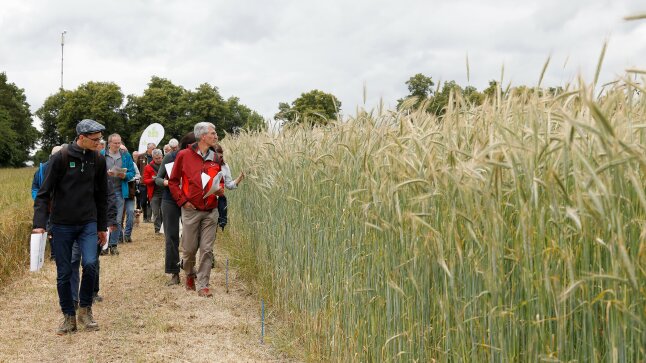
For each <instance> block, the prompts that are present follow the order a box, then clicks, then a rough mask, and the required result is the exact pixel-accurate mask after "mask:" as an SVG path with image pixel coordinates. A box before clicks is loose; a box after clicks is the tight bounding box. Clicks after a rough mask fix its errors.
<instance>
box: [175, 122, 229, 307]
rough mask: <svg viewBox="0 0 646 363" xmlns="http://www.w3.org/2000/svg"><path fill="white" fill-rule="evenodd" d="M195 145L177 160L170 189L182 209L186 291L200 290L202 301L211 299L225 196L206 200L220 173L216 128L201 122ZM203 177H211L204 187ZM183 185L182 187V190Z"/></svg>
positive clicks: (213, 196)
mask: <svg viewBox="0 0 646 363" xmlns="http://www.w3.org/2000/svg"><path fill="white" fill-rule="evenodd" d="M193 133H194V134H195V139H196V140H197V142H196V143H193V144H192V145H190V146H189V147H188V148H186V149H184V150H180V152H179V153H178V154H177V158H176V159H175V164H174V165H173V170H172V172H171V176H170V179H169V180H168V188H169V189H170V192H171V195H172V196H173V199H175V201H176V203H177V205H178V206H180V207H181V208H182V225H183V233H182V241H181V243H182V260H183V263H184V265H183V267H184V272H185V273H186V284H185V285H186V289H187V290H196V281H195V279H196V277H197V290H198V295H199V296H202V297H211V296H213V294H212V293H211V291H210V290H209V279H210V276H211V259H212V255H213V244H214V242H215V233H216V231H217V209H216V208H217V203H218V202H217V196H220V195H223V191H222V189H221V188H219V185H217V186H216V188H219V189H218V190H217V191H216V192H215V193H213V194H211V195H209V196H208V197H204V196H205V194H206V193H205V191H208V190H210V188H211V186H212V184H213V182H214V180H213V178H214V177H215V176H216V175H217V173H218V172H219V171H220V164H218V163H217V162H216V161H215V157H216V155H215V150H214V146H215V145H216V143H217V141H218V136H217V134H216V133H215V126H214V125H213V124H212V123H210V122H199V123H197V124H196V125H195V127H194V128H193ZM203 175H206V176H208V181H207V182H206V184H205V185H204V184H203V182H202V180H203V178H202V177H203ZM180 183H181V186H180ZM198 248H199V251H200V261H199V265H198V268H197V271H195V265H196V258H195V255H196V253H197V251H198Z"/></svg>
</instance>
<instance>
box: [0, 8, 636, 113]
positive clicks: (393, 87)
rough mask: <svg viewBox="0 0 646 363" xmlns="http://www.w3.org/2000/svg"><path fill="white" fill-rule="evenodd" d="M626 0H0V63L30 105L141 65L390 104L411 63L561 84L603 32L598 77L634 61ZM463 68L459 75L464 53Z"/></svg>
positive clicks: (239, 87)
mask: <svg viewBox="0 0 646 363" xmlns="http://www.w3.org/2000/svg"><path fill="white" fill-rule="evenodd" d="M640 6H643V5H641V4H640V3H639V2H637V1H634V0H633V1H631V0H615V1H606V0H590V1H583V0H573V1H568V2H563V1H557V0H542V1H541V0H533V1H509V0H498V1H493V0H491V1H476V0H462V1H452V2H445V1H423V0H401V1H397V2H394V1H381V0H379V1H368V0H358V1H352V2H346V1H341V0H331V1H327V2H309V1H295V0H276V1H266V2H257V1H254V2H252V1H248V0H245V1H237V2H232V1H224V0H219V1H197V0H193V1H179V0H175V1H160V0H139V1H113V2H89V1H76V0H66V1H57V2H47V3H45V2H42V1H36V0H22V1H19V2H18V1H16V2H11V3H10V4H6V5H4V6H3V9H2V10H0V11H1V13H0V26H1V28H2V30H3V31H2V32H0V71H5V72H7V75H8V77H9V80H10V81H11V82H14V83H16V85H18V86H19V87H21V88H24V89H25V93H26V94H27V98H28V102H29V103H30V104H31V106H32V110H33V111H35V110H36V109H37V108H38V107H40V105H42V102H43V101H44V99H45V98H46V97H47V96H48V95H50V94H52V93H54V92H56V91H57V89H58V87H59V85H60V50H61V49H60V34H61V32H62V31H63V30H67V35H66V45H65V80H64V83H65V88H68V89H69V88H75V87H77V86H78V85H80V84H82V83H85V82H88V81H114V82H115V83H117V84H118V85H120V86H121V87H122V91H123V92H124V94H126V95H127V94H132V93H134V94H141V93H142V92H143V90H144V89H145V87H146V84H147V83H148V81H149V80H150V77H151V76H152V75H157V76H161V77H165V78H168V79H170V80H171V81H172V82H174V83H175V84H180V85H182V86H184V87H186V88H189V89H191V88H194V87H196V86H198V85H199V84H201V83H204V82H208V83H210V84H211V85H214V86H217V87H218V88H219V89H220V92H221V93H222V95H223V96H224V97H229V96H233V95H234V96H238V97H240V99H241V102H242V103H244V104H246V105H248V106H249V107H251V108H253V109H255V110H257V111H259V112H260V113H261V114H263V115H264V116H266V117H271V116H273V114H274V113H275V112H276V111H277V105H278V103H279V102H291V101H292V100H294V99H295V98H296V97H298V96H299V95H300V93H302V92H306V91H309V90H311V89H314V88H317V89H321V90H323V91H325V92H331V93H333V94H335V95H336V96H337V97H338V98H339V99H340V100H341V101H342V103H343V109H344V111H345V112H346V113H349V114H351V113H353V112H354V110H355V107H356V106H357V105H361V104H362V103H363V101H362V98H363V87H364V84H365V85H366V87H367V91H368V92H367V94H368V99H367V107H369V108H370V107H375V106H376V105H377V104H378V102H379V100H380V99H383V100H384V102H385V104H386V105H390V106H391V107H392V106H394V105H395V104H396V100H397V99H398V98H401V97H402V96H404V95H406V93H407V90H406V86H405V84H404V82H405V81H406V80H407V79H408V78H409V77H410V76H412V75H413V74H415V73H420V72H421V73H424V74H426V75H429V76H432V77H433V79H434V80H436V81H439V80H456V81H457V82H458V83H459V84H463V85H466V84H467V83H470V84H471V85H474V86H476V87H478V88H479V89H482V88H484V87H486V85H487V83H488V81H489V80H491V79H499V78H500V73H501V68H502V67H503V65H504V68H505V80H506V81H512V82H513V83H514V84H529V85H533V84H536V82H537V81H538V77H539V73H540V71H541V68H542V65H543V63H544V62H545V60H546V58H547V57H548V56H550V55H551V57H552V61H551V65H550V67H549V69H548V71H547V73H546V75H545V80H544V84H546V85H562V84H564V83H565V82H568V81H571V80H573V79H575V77H576V75H577V72H579V71H580V72H582V74H583V76H584V77H585V79H586V80H587V81H589V82H590V81H592V76H593V73H594V69H595V67H596V63H597V58H598V55H599V52H600V50H601V46H602V44H603V42H604V40H605V39H608V40H609V46H608V53H607V55H606V60H605V62H604V67H603V73H602V79H604V80H610V79H612V78H614V77H616V76H617V75H621V73H622V72H623V70H624V69H625V68H628V67H641V68H646V65H644V64H643V60H644V59H646V45H644V42H643V39H646V22H625V21H624V20H623V19H622V18H623V17H624V16H626V15H630V14H635V13H639V12H640V10H641V12H643V8H642V9H639V7H640ZM467 54H468V56H469V63H470V80H469V81H467V71H466V56H467Z"/></svg>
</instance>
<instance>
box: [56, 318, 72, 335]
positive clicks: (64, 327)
mask: <svg viewBox="0 0 646 363" xmlns="http://www.w3.org/2000/svg"><path fill="white" fill-rule="evenodd" d="M75 331H76V316H74V315H65V314H63V321H62V322H61V325H60V326H59V327H58V330H57V331H56V334H57V335H65V334H69V333H73V332H75Z"/></svg>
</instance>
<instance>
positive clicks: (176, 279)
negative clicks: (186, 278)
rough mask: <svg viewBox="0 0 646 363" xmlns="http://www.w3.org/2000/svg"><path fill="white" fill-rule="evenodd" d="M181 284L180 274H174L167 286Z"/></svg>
mask: <svg viewBox="0 0 646 363" xmlns="http://www.w3.org/2000/svg"><path fill="white" fill-rule="evenodd" d="M174 285H179V274H173V276H171V278H170V280H169V281H168V282H167V283H166V286H174Z"/></svg>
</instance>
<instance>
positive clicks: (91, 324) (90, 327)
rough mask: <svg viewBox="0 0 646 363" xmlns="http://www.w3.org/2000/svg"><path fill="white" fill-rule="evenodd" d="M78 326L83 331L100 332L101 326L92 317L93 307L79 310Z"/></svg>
mask: <svg viewBox="0 0 646 363" xmlns="http://www.w3.org/2000/svg"><path fill="white" fill-rule="evenodd" d="M78 324H79V327H80V328H81V329H83V330H86V331H94V330H99V324H97V322H96V321H94V317H93V316H92V307H91V306H86V307H80V308H79V314H78Z"/></svg>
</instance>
